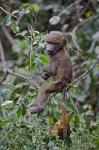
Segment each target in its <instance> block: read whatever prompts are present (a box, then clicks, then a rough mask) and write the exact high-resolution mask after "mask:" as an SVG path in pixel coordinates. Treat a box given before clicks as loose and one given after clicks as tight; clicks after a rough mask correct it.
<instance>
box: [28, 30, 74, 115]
mask: <svg viewBox="0 0 99 150" xmlns="http://www.w3.org/2000/svg"><path fill="white" fill-rule="evenodd" d="M44 42H45V47H46V48H45V52H46V53H47V54H48V55H49V64H47V65H45V67H44V73H43V75H42V77H43V79H44V80H47V79H48V78H49V77H51V76H52V77H54V80H55V81H54V82H52V83H50V84H45V85H42V86H41V87H40V88H39V91H38V95H37V100H36V104H35V105H34V106H33V107H31V108H29V109H28V112H29V113H37V112H40V111H42V110H43V109H44V106H45V99H46V96H47V94H49V93H53V92H62V91H63V89H64V88H66V86H67V85H68V84H70V82H71V80H72V73H73V71H72V63H71V60H70V56H69V54H68V51H67V50H66V49H65V48H64V47H65V45H66V43H67V41H66V39H65V38H64V36H63V35H62V34H61V33H60V32H58V31H51V32H50V33H49V34H47V35H46V36H45V37H44Z"/></svg>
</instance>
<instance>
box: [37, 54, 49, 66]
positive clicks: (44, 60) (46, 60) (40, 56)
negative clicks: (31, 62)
mask: <svg viewBox="0 0 99 150" xmlns="http://www.w3.org/2000/svg"><path fill="white" fill-rule="evenodd" d="M39 58H40V59H41V61H42V63H43V64H48V58H47V57H46V56H45V55H43V54H40V55H39Z"/></svg>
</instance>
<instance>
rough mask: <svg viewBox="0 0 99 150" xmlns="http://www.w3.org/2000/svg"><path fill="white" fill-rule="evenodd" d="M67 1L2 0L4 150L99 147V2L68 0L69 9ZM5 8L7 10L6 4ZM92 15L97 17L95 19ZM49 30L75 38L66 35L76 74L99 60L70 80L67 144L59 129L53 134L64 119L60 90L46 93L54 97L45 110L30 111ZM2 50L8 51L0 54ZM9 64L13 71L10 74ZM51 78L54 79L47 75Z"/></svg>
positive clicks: (0, 143) (0, 132)
mask: <svg viewBox="0 0 99 150" xmlns="http://www.w3.org/2000/svg"><path fill="white" fill-rule="evenodd" d="M25 2H26V3H25ZM56 2H57V3H56ZM64 4H65V1H64V0H63V1H60V0H58V1H45V0H40V1H39V0H35V1H33V2H31V1H28V3H27V1H24V0H16V1H13V0H9V1H4V0H2V1H1V7H0V10H2V11H1V12H0V27H1V29H0V43H1V46H0V149H2V150H5V149H9V150H13V149H16V150H18V149H22V150H23V149H24V150H27V149H29V150H32V149H34V150H60V149H61V150H65V149H67V150H83V149H84V150H94V149H97V150H98V148H99V100H98V99H99V92H98V91H99V50H98V48H99V29H98V28H99V17H98V16H99V6H98V5H97V4H98V1H88V2H87V1H79V2H76V5H75V3H71V2H69V1H68V2H66V8H64V7H65V6H64ZM3 7H4V8H8V9H2V8H3ZM63 8H64V10H63ZM74 8H76V9H74ZM84 8H85V9H84ZM5 10H9V11H8V12H6V11H5ZM10 10H12V13H10ZM6 14H7V15H6ZM94 15H96V16H97V17H96V18H93V16H94ZM89 18H91V19H89ZM85 20H87V21H85ZM5 29H6V30H5ZM49 30H61V31H62V32H63V33H64V34H65V35H66V36H67V38H68V35H69V36H70V37H71V39H70V38H68V41H69V43H68V44H67V48H68V49H69V51H70V53H71V58H72V62H73V65H74V73H75V78H77V77H79V76H80V75H82V74H83V73H84V72H85V71H86V70H88V69H89V67H90V66H91V65H92V64H93V63H95V62H96V61H97V62H98V63H97V65H96V66H95V67H94V68H93V69H92V70H90V71H89V72H88V73H87V74H86V75H85V76H82V78H81V79H80V80H78V81H77V82H76V83H74V84H72V86H71V87H70V89H69V92H68V94H67V101H66V103H65V104H64V107H65V108H66V110H67V111H68V112H69V117H68V126H69V131H68V132H67V133H68V134H67V139H66V143H65V144H66V145H64V140H63V136H62V135H60V134H59V133H57V134H54V135H53V134H52V132H51V131H52V130H54V129H55V128H54V125H55V123H57V122H59V121H60V118H61V101H60V100H61V99H62V97H61V94H57V95H54V96H53V97H52V98H50V97H48V98H47V99H50V101H48V103H47V105H46V107H45V110H44V112H43V113H42V114H39V115H36V114H35V115H27V114H26V110H27V108H28V107H30V106H31V105H33V104H34V103H35V100H36V95H37V91H38V87H39V86H40V85H41V84H42V83H45V81H44V80H43V79H42V78H41V77H40V75H41V73H42V67H43V65H44V64H47V63H48V58H47V56H46V54H45V53H44V44H43V36H44V34H45V33H43V32H46V31H49ZM41 31H43V32H41ZM75 41H76V42H75ZM78 48H79V49H78ZM79 50H81V51H79ZM1 51H3V53H4V56H3V55H1ZM9 69H10V72H9V73H8V74H6V73H7V70H9ZM11 70H12V72H11ZM5 75H7V76H5ZM3 77H4V78H3ZM2 79H3V80H2ZM50 81H52V79H49V80H48V82H50ZM60 127H61V125H60ZM57 128H58V127H57ZM58 130H59V129H58ZM58 130H57V131H58ZM54 133H55V132H54Z"/></svg>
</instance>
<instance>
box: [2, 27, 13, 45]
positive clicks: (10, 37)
mask: <svg viewBox="0 0 99 150" xmlns="http://www.w3.org/2000/svg"><path fill="white" fill-rule="evenodd" d="M2 30H3V32H4V34H5V36H6V38H7V39H8V40H9V42H10V43H11V45H14V44H15V40H14V38H13V37H12V36H11V35H10V33H9V32H8V30H7V29H6V28H5V27H3V28H2Z"/></svg>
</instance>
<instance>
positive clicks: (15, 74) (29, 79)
mask: <svg viewBox="0 0 99 150" xmlns="http://www.w3.org/2000/svg"><path fill="white" fill-rule="evenodd" d="M7 72H8V73H9V74H11V75H13V76H16V77H19V78H22V79H23V80H27V81H28V82H30V83H32V84H33V85H34V86H36V88H39V86H38V84H37V83H36V82H35V81H33V80H32V79H31V78H28V77H26V76H24V75H22V74H19V73H16V72H13V71H12V70H10V69H8V70H7Z"/></svg>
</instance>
